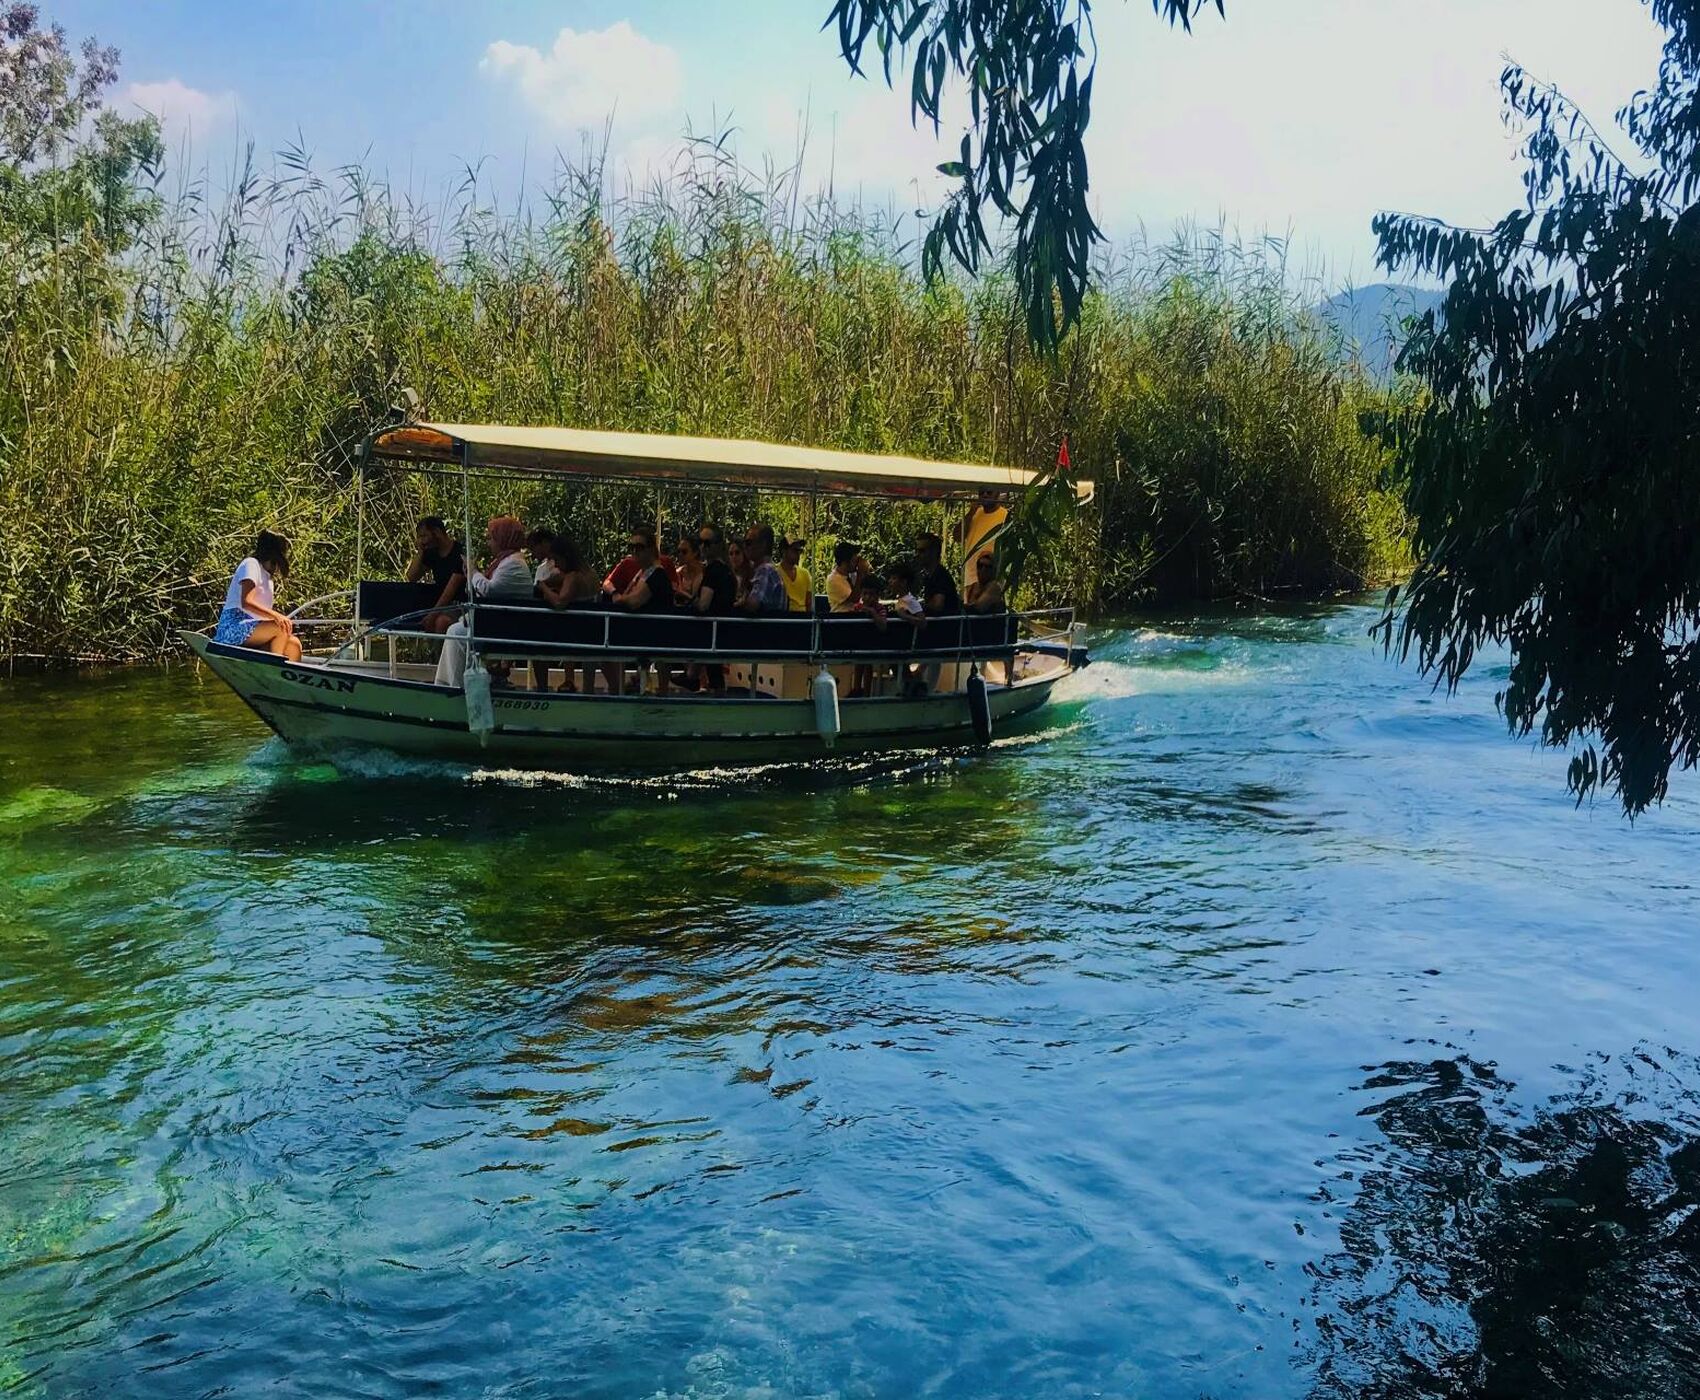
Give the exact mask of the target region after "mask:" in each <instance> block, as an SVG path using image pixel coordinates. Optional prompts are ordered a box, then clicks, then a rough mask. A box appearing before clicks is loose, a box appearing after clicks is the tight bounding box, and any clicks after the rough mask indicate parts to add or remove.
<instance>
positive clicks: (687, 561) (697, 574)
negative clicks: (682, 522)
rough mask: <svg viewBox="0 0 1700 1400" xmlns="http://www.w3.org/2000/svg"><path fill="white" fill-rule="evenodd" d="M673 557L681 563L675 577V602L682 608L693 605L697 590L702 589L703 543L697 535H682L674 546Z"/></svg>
mask: <svg viewBox="0 0 1700 1400" xmlns="http://www.w3.org/2000/svg"><path fill="white" fill-rule="evenodd" d="M673 557H674V558H675V559H677V560H678V561H679V567H678V570H677V572H676V573H675V574H674V576H673V595H674V596H673V601H674V602H675V603H676V604H677V605H678V606H679V607H681V608H688V607H690V606H691V605H692V603H693V601H694V600H695V598H696V596H697V589H699V588H701V587H702V567H703V559H702V542H701V541H700V540H699V539H698V538H697V537H696V536H695V535H688V534H687V535H680V536H679V542H678V544H676V545H674V546H673Z"/></svg>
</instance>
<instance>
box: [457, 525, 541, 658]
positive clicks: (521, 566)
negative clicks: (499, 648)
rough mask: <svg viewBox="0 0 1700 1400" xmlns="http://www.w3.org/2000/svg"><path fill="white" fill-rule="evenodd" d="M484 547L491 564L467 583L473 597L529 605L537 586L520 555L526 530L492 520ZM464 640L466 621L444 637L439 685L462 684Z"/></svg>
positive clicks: (485, 536)
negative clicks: (488, 552)
mask: <svg viewBox="0 0 1700 1400" xmlns="http://www.w3.org/2000/svg"><path fill="white" fill-rule="evenodd" d="M484 544H485V547H486V548H487V549H489V551H490V563H489V565H488V567H487V568H486V569H480V570H478V571H476V572H475V573H474V574H473V575H472V577H471V579H470V580H469V581H468V586H469V589H470V591H471V594H472V596H473V597H474V598H476V599H479V600H481V601H483V602H487V603H529V602H530V601H531V599H532V597H533V596H534V590H535V588H536V584H535V583H533V582H532V577H531V568H530V566H529V565H528V564H527V563H526V562H525V555H524V554H523V553H521V550H522V549H523V547H524V545H525V526H523V525H521V524H520V523H519V521H518V520H516V519H515V518H514V517H513V516H511V515H495V516H491V517H490V524H489V525H488V526H487V527H486V529H485V531H484ZM465 639H466V619H465V618H462V619H461V620H460V621H459V622H457V623H455V624H454V626H452V627H451V628H449V630H448V632H447V634H446V635H445V636H444V637H443V650H442V654H441V655H440V656H438V658H437V684H438V685H450V686H458V685H459V684H460V683H461V672H463V671H464V670H465V669H466V640H465Z"/></svg>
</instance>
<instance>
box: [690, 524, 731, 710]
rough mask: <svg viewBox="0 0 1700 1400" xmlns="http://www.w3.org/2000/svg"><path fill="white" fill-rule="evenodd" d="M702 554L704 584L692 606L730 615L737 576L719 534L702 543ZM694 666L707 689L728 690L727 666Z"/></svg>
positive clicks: (704, 611) (700, 610) (711, 613)
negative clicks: (715, 537) (708, 541)
mask: <svg viewBox="0 0 1700 1400" xmlns="http://www.w3.org/2000/svg"><path fill="white" fill-rule="evenodd" d="M716 533H718V532H716ZM703 554H704V558H703V566H702V586H701V587H699V588H698V589H697V591H696V596H695V597H694V598H693V599H692V600H691V607H692V609H693V610H694V611H696V612H698V613H701V614H703V615H704V616H707V617H727V616H730V615H731V614H732V613H734V612H736V611H737V609H738V580H737V579H736V578H735V577H734V576H733V574H732V568H731V565H730V564H729V563H728V562H727V558H726V546H725V544H724V543H722V542H721V541H720V540H719V539H718V538H717V539H715V540H713V541H712V542H711V543H709V544H707V545H705V546H704V547H703ZM692 670H694V671H696V672H697V674H698V679H699V682H700V684H701V687H702V688H703V689H704V690H707V691H710V692H712V693H713V694H715V695H724V694H725V693H726V668H725V666H723V665H718V664H716V665H707V666H701V667H696V666H693V667H692Z"/></svg>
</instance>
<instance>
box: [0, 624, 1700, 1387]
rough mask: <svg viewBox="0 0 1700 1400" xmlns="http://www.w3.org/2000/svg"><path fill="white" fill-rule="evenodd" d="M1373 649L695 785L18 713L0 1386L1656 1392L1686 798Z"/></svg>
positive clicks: (1226, 630)
mask: <svg viewBox="0 0 1700 1400" xmlns="http://www.w3.org/2000/svg"><path fill="white" fill-rule="evenodd" d="M1372 618H1373V613H1372V612H1371V611H1369V610H1367V609H1365V608H1361V607H1339V608H1316V609H1295V610H1289V611H1283V612H1279V613H1273V614H1264V615H1252V614H1243V615H1210V616H1202V617H1174V618H1170V619H1168V620H1166V621H1164V622H1163V623H1162V624H1161V625H1152V626H1147V627H1145V628H1142V629H1138V630H1114V629H1110V630H1106V631H1104V632H1103V633H1101V634H1100V635H1099V636H1098V637H1097V638H1096V653H1097V656H1098V661H1097V663H1096V664H1095V665H1094V667H1093V668H1092V669H1091V670H1090V671H1088V672H1087V673H1085V674H1084V675H1082V676H1080V677H1077V678H1075V679H1074V680H1073V681H1071V682H1070V688H1069V690H1068V692H1067V696H1066V698H1065V700H1064V701H1063V703H1061V704H1059V705H1058V706H1056V707H1055V709H1054V710H1053V712H1052V714H1051V717H1050V720H1049V722H1048V725H1047V727H1046V728H1045V729H1044V730H1043V731H1041V732H1040V733H1038V734H1036V735H1032V736H1025V737H1023V738H1022V739H1021V740H1020V741H1019V742H1010V743H1008V744H1004V745H1000V746H999V747H997V748H995V749H994V750H992V751H991V752H989V753H983V754H959V753H952V754H931V755H910V756H906V757H903V758H898V759H891V760H884V761H879V762H864V763H856V764H847V763H842V762H840V763H824V764H821V765H818V766H810V767H781V768H769V767H764V768H758V769H752V770H749V771H746V772H714V773H700V774H691V775H685V776H683V777H682V778H680V779H678V780H676V781H663V780H646V781H640V782H621V781H616V780H605V779H595V778H577V779H575V778H571V777H566V778H563V777H559V776H548V775H538V774H521V773H480V772H474V771H468V770H465V769H460V768H454V767H449V766H433V765H420V764H411V765H409V764H402V763H399V762H392V761H388V760H385V759H383V758H366V759H363V760H360V761H359V762H356V763H352V764H349V763H345V764H344V765H343V766H342V767H337V766H333V765H331V764H329V763H325V762H320V761H310V760H307V759H304V758H301V757H298V756H294V755H291V754H290V753H288V752H287V751H286V750H284V749H283V747H282V746H281V745H279V744H278V743H277V741H275V740H272V739H268V738H267V737H266V736H265V735H264V733H263V731H262V730H261V729H260V727H259V725H258V723H257V722H256V721H254V720H253V719H252V717H251V716H249V715H248V714H247V712H246V711H245V710H243V709H242V707H241V706H240V704H239V703H238V702H237V701H236V700H235V699H234V698H233V697H231V696H230V695H228V693H226V692H225V691H224V690H223V689H222V688H221V687H220V686H219V685H218V683H217V682H216V681H214V680H213V679H212V678H211V677H210V676H207V675H204V674H197V673H196V672H194V671H193V670H191V669H188V668H174V669H170V670H163V671H146V672H130V673H118V674H108V675H100V676H93V677H78V678H57V679H27V680H13V681H9V682H4V683H0V885H3V887H4V891H5V896H4V901H3V905H0V1392H4V1391H7V1390H15V1391H16V1392H17V1393H19V1394H23V1395H38V1394H39V1395H50V1396H60V1395H84V1394H86V1395H96V1394H98V1395H113V1394H117V1395H148V1396H153V1395H159V1396H168V1395H169V1396H176V1395H204V1394H228V1395H248V1394H252V1393H257V1392H259V1391H261V1390H265V1391H266V1392H267V1393H282V1394H299V1395H311V1396H327V1395H371V1396H390V1395H412V1394H420V1393H438V1394H447V1395H500V1396H509V1395H514V1396H517V1395H557V1394H559V1395H575V1396H654V1395H665V1396H686V1395H690V1396H711V1395H759V1396H792V1395H805V1396H842V1397H854V1396H907V1395H916V1394H924V1395H949V1396H981V1395H1033V1396H1040V1395H1042V1396H1074V1395H1082V1396H1084V1395H1100V1394H1101V1395H1113V1396H1184V1397H1193V1396H1200V1395H1207V1396H1217V1397H1228V1396H1232V1397H1246V1400H1252V1398H1253V1397H1256V1398H1257V1400H1262V1397H1283V1396H1295V1397H1296V1396H1304V1395H1310V1394H1326V1395H1363V1394H1369V1395H1388V1396H1392V1395H1413V1396H1417V1395H1437V1396H1438V1395H1464V1394H1478V1393H1479V1394H1504V1395H1513V1394H1526V1393H1546V1394H1573V1395H1617V1394H1621V1395H1667V1394H1670V1395H1676V1394H1691V1393H1695V1391H1694V1389H1693V1385H1694V1382H1695V1378H1696V1377H1697V1376H1700V1355H1697V1353H1696V1350H1695V1348H1696V1341H1695V1338H1696V1336H1700V1327H1697V1326H1696V1322H1697V1320H1700V1286H1697V1278H1700V1245H1697V1239H1700V1215H1696V1213H1695V1204H1696V1203H1697V1202H1700V1146H1697V1145H1696V1144H1697V1143H1700V1064H1697V1063H1696V1060H1695V1059H1694V1056H1695V1054H1696V1052H1700V1012H1697V1011H1696V1009H1695V1008H1696V1005H1697V1003H1700V996H1697V995H1696V993H1697V991H1700V980H1697V976H1696V974H1697V972H1700V938H1697V934H1700V882H1697V877H1696V870H1697V868H1700V866H1697V860H1696V857H1697V856H1700V793H1697V789H1696V785H1695V784H1694V783H1693V782H1692V781H1689V780H1686V779H1684V780H1682V781H1679V782H1678V783H1677V784H1676V789H1675V795H1674V796H1673V798H1672V800H1671V801H1670V802H1669V803H1667V805H1666V806H1665V807H1664V808H1663V809H1662V810H1660V811H1657V812H1654V813H1652V814H1650V815H1649V816H1648V817H1647V818H1645V819H1644V820H1643V821H1642V822H1640V823H1639V824H1638V825H1637V826H1635V827H1633V828H1631V827H1630V826H1629V825H1627V824H1626V823H1624V822H1623V821H1622V820H1621V819H1620V818H1619V817H1618V816H1617V814H1616V812H1615V810H1613V809H1610V808H1608V807H1607V806H1605V805H1601V806H1599V807H1595V808H1583V809H1581V810H1577V809H1576V808H1575V807H1573V805H1572V804H1571V802H1570V801H1569V800H1568V799H1567V798H1566V796H1565V794H1564V791H1563V757H1562V756H1561V755H1551V754H1541V753H1538V752H1536V751H1534V750H1533V749H1532V748H1531V747H1529V746H1528V745H1522V744H1516V743H1513V742H1511V741H1509V740H1507V739H1506V737H1505V735H1504V731H1503V727H1502V725H1501V724H1500V722H1499V720H1498V719H1497V717H1496V716H1495V715H1494V713H1493V709H1492V702H1491V696H1492V692H1493V689H1494V688H1495V684H1496V681H1498V680H1502V679H1503V674H1504V671H1503V666H1500V667H1499V668H1498V669H1497V671H1496V668H1495V666H1494V664H1493V663H1494V658H1487V659H1486V660H1485V661H1484V662H1483V663H1482V664H1481V666H1480V668H1479V674H1477V675H1474V676H1472V677H1471V679H1470V681H1469V683H1468V684H1467V685H1466V686H1465V688H1464V690H1463V692H1462V693H1461V694H1460V695H1459V696H1457V697H1455V698H1453V699H1450V700H1449V699H1447V698H1445V697H1444V696H1436V695H1434V694H1433V693H1432V692H1431V691H1430V690H1429V688H1428V687H1427V685H1426V684H1425V683H1424V682H1422V681H1421V680H1419V679H1418V678H1417V677H1415V676H1414V675H1413V674H1412V673H1411V672H1410V671H1409V670H1408V669H1401V668H1399V667H1396V666H1393V665H1391V664H1389V663H1388V662H1386V661H1385V660H1384V659H1383V658H1382V657H1381V655H1380V654H1379V652H1378V651H1377V650H1376V649H1375V648H1374V647H1373V646H1372V644H1371V643H1370V642H1369V641H1368V640H1367V639H1366V637H1365V628H1366V626H1367V625H1368V623H1369V621H1371V620H1372Z"/></svg>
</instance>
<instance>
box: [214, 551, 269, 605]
mask: <svg viewBox="0 0 1700 1400" xmlns="http://www.w3.org/2000/svg"><path fill="white" fill-rule="evenodd" d="M244 583H251V584H253V585H254V589H253V592H252V593H250V594H249V595H248V596H249V597H251V598H252V599H253V600H254V601H255V602H256V603H258V604H259V605H260V606H261V607H263V608H269V607H271V605H272V576H271V575H270V574H269V573H267V572H266V570H265V566H264V565H263V564H261V563H260V561H259V560H258V559H256V558H254V557H253V556H252V555H249V556H248V558H246V559H244V560H243V561H242V562H241V563H240V564H238V565H237V566H236V574H235V577H233V578H232V579H231V580H230V587H229V588H227V589H225V591H224V606H225V607H227V608H241V607H242V585H243V584H244Z"/></svg>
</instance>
